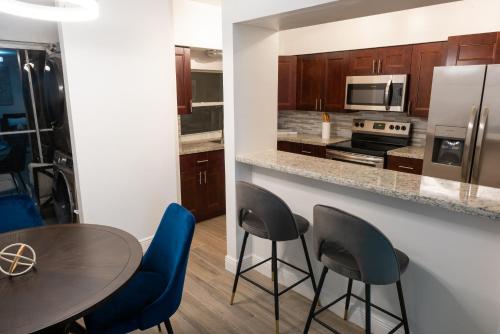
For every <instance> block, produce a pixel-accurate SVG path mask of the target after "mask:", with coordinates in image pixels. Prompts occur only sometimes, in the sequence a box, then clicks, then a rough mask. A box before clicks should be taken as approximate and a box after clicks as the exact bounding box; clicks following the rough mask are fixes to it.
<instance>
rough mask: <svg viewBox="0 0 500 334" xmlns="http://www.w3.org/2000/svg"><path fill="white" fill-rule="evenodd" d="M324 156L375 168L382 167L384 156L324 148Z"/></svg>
mask: <svg viewBox="0 0 500 334" xmlns="http://www.w3.org/2000/svg"><path fill="white" fill-rule="evenodd" d="M326 158H327V159H331V160H337V161H344V162H350V163H355V164H358V165H365V166H370V167H375V168H384V162H385V159H384V157H377V156H374V155H367V154H359V153H354V152H343V151H338V150H331V149H328V150H326Z"/></svg>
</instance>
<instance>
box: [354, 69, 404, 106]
mask: <svg viewBox="0 0 500 334" xmlns="http://www.w3.org/2000/svg"><path fill="white" fill-rule="evenodd" d="M407 82H408V76H407V75H406V74H398V75H369V76H349V77H347V80H346V94H345V109H350V110H374V111H396V112H403V111H404V108H405V100H406V85H407Z"/></svg>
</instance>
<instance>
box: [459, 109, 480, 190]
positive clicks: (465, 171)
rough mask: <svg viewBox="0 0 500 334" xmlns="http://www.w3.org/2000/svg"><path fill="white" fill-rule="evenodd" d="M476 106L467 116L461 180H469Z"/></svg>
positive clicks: (476, 114)
mask: <svg viewBox="0 0 500 334" xmlns="http://www.w3.org/2000/svg"><path fill="white" fill-rule="evenodd" d="M477 116H478V108H477V107H476V106H472V110H471V113H470V117H469V123H468V124H467V133H466V134H465V142H464V153H463V159H462V160H463V161H462V182H469V175H470V168H471V165H472V161H471V160H472V153H473V149H472V147H471V145H472V138H473V137H474V135H475V134H476V124H477Z"/></svg>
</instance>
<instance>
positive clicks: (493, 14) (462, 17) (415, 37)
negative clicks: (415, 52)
mask: <svg viewBox="0 0 500 334" xmlns="http://www.w3.org/2000/svg"><path fill="white" fill-rule="evenodd" d="M499 12H500V1H498V0H463V1H458V2H453V3H447V4H441V5H435V6H429V7H423V8H417V9H410V10H405V11H400V12H394V13H388V14H381V15H374V16H368V17H363V18H356V19H351V20H346V21H339V22H333V23H327V24H321V25H316V26H311V27H305V28H298V29H291V30H286V31H281V32H280V54H282V55H294V54H306V53H316V52H325V51H340V50H354V49H362V48H371V47H379V46H390V45H401V44H412V43H422V42H433V41H445V40H447V39H448V36H454V35H465V34H474V33H482V32H491V31H500V20H499V19H498V18H499V16H498V13H499Z"/></svg>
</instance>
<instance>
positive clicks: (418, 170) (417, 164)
mask: <svg viewBox="0 0 500 334" xmlns="http://www.w3.org/2000/svg"><path fill="white" fill-rule="evenodd" d="M423 163H424V161H423V160H422V159H413V158H405V157H397V156H393V155H389V156H388V157H387V169H390V170H395V171H397V172H404V173H410V174H418V175H422V166H423Z"/></svg>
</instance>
